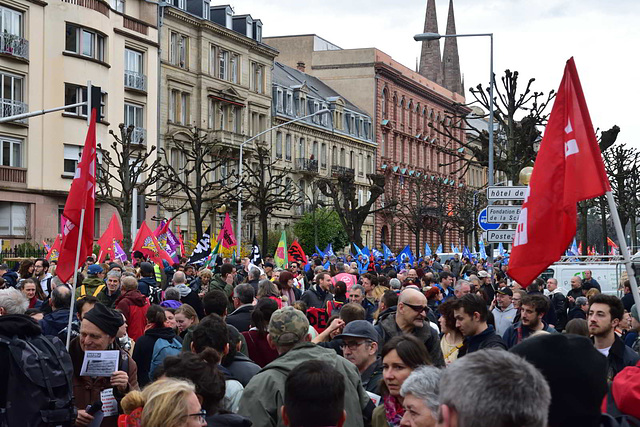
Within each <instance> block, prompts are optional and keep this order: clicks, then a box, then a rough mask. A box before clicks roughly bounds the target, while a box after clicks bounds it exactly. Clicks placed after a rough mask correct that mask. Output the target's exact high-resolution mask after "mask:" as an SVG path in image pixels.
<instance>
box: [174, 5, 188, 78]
mask: <svg viewBox="0 0 640 427" xmlns="http://www.w3.org/2000/svg"><path fill="white" fill-rule="evenodd" d="M182 1H185V0H182ZM178 7H180V6H178ZM181 9H184V8H181ZM169 37H170V46H169V62H170V63H171V64H173V65H177V66H178V67H181V68H187V66H188V64H187V48H188V44H189V38H188V37H187V36H185V35H183V34H178V33H174V32H171V35H170V36H169Z"/></svg>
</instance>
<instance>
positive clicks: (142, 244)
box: [132, 222, 173, 267]
mask: <svg viewBox="0 0 640 427" xmlns="http://www.w3.org/2000/svg"><path fill="white" fill-rule="evenodd" d="M132 250H133V251H134V252H135V251H140V252H142V253H143V254H144V255H145V256H148V257H149V259H150V260H151V261H153V262H155V263H156V264H158V265H159V266H160V267H162V260H163V259H164V260H166V261H167V262H168V263H169V265H172V264H173V260H172V259H171V257H170V256H169V254H168V253H167V251H165V250H164V248H162V246H160V243H158V239H156V236H154V235H153V233H152V232H151V230H150V229H149V227H148V226H147V223H146V222H143V223H142V225H141V226H140V230H138V234H137V235H136V241H135V242H134V243H133V249H132Z"/></svg>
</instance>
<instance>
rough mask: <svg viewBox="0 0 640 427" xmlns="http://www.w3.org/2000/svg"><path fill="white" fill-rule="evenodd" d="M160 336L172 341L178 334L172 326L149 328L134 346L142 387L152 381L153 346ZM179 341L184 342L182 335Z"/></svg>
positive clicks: (134, 356)
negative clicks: (150, 371)
mask: <svg viewBox="0 0 640 427" xmlns="http://www.w3.org/2000/svg"><path fill="white" fill-rule="evenodd" d="M160 338H163V339H165V340H167V341H169V342H171V341H173V339H174V338H176V334H175V332H173V329H171V328H152V329H147V331H146V332H145V333H144V335H143V336H141V337H140V338H138V341H136V345H135V346H134V347H133V355H132V357H133V360H135V361H136V364H137V365H138V384H139V385H140V387H141V388H142V387H144V386H145V385H147V384H148V383H149V382H151V381H150V380H149V369H150V368H151V359H152V357H153V346H154V345H155V344H156V341H158V339H160ZM178 341H180V342H182V340H181V339H180V337H178Z"/></svg>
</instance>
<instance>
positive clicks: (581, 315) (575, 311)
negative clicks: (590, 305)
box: [567, 305, 587, 322]
mask: <svg viewBox="0 0 640 427" xmlns="http://www.w3.org/2000/svg"><path fill="white" fill-rule="evenodd" d="M572 319H585V320H587V313H585V312H584V310H582V309H581V308H580V306H577V305H576V306H575V307H573V308H572V309H571V310H569V315H568V316H567V322H568V321H569V320H572Z"/></svg>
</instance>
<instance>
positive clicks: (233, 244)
mask: <svg viewBox="0 0 640 427" xmlns="http://www.w3.org/2000/svg"><path fill="white" fill-rule="evenodd" d="M216 240H217V241H218V242H220V244H221V249H220V251H221V252H222V254H223V255H224V256H232V253H233V252H234V251H235V250H236V248H237V246H238V242H237V241H236V236H235V235H234V234H233V228H232V227H231V218H229V212H227V213H226V214H225V216H224V223H223V224H222V228H221V229H220V233H219V234H218V238H217V239H216Z"/></svg>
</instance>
